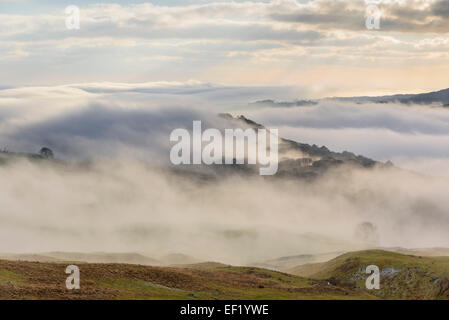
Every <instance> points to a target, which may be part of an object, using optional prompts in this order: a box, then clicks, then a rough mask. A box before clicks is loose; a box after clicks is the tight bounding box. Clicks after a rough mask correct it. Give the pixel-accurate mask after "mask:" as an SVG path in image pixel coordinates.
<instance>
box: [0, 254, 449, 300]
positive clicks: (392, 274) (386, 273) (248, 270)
mask: <svg viewBox="0 0 449 320" xmlns="http://www.w3.org/2000/svg"><path fill="white" fill-rule="evenodd" d="M68 264H69V263H62V262H26V261H9V260H0V299H180V300H183V299H185V300H189V299H190V300H195V299H298V300H300V299H448V298H449V280H448V278H449V257H422V256H413V255H405V254H400V253H396V252H390V251H383V250H368V251H358V252H351V253H347V254H343V255H340V256H338V257H337V258H335V259H332V260H330V261H328V262H324V263H315V264H305V265H301V266H297V267H294V268H291V269H290V270H289V273H282V272H277V271H271V270H266V269H260V268H254V267H235V266H228V265H223V264H219V263H200V264H192V265H184V266H178V267H151V266H143V265H132V264H119V263H76V264H77V265H78V267H79V268H80V272H81V289H80V290H68V289H66V287H65V280H66V277H67V275H66V274H65V268H66V266H67V265H68ZM372 264H373V265H377V266H378V267H379V269H380V270H381V282H380V283H381V286H380V289H379V290H367V289H366V288H365V280H366V278H367V277H368V275H367V274H365V272H364V271H365V268H366V267H367V266H368V265H372Z"/></svg>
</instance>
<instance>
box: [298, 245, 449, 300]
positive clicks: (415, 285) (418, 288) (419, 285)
mask: <svg viewBox="0 0 449 320" xmlns="http://www.w3.org/2000/svg"><path fill="white" fill-rule="evenodd" d="M368 265H376V266H378V267H379V269H380V272H381V276H380V289H379V290H367V289H366V288H365V280H366V278H367V274H365V272H364V270H365V269H366V267H367V266H368ZM289 273H292V274H295V275H299V276H306V277H310V278H313V279H317V280H327V281H329V282H330V283H332V284H334V285H338V286H343V287H347V288H352V289H353V290H364V291H366V292H369V293H370V294H373V295H375V296H377V297H379V298H383V299H448V298H449V280H448V278H449V257H423V256H414V255H405V254H400V253H396V252H390V251H384V250H366V251H358V252H350V253H346V254H343V255H341V256H339V257H337V258H335V259H332V260H330V261H328V262H323V263H316V264H305V265H301V266H297V267H294V268H291V269H290V270H289Z"/></svg>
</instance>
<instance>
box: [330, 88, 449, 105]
mask: <svg viewBox="0 0 449 320" xmlns="http://www.w3.org/2000/svg"><path fill="white" fill-rule="evenodd" d="M330 99H332V100H339V101H352V102H358V103H363V102H375V103H389V102H398V103H403V104H432V103H436V104H441V105H443V106H445V107H449V89H444V90H440V91H435V92H428V93H418V94H396V95H390V96H378V97H366V96H365V97H343V98H330Z"/></svg>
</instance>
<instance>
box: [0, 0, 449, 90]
mask: <svg viewBox="0 0 449 320" xmlns="http://www.w3.org/2000/svg"><path fill="white" fill-rule="evenodd" d="M68 5H76V6H78V7H79V8H80V12H81V17H80V18H81V25H80V29H79V30H68V29H67V28H66V26H65V19H66V17H67V15H66V14H65V8H66V7H67V6H68ZM366 9H367V5H366V4H365V2H364V0H345V1H341V0H314V1H307V0H296V1H295V0H275V1H224V0H222V1H209V0H203V1H193V0H166V1H159V0H157V1H146V2H144V1H138V0H135V1H113V0H108V1H100V0H93V1H90V0H82V1H81V0H78V1H76V0H71V1H51V0H0V30H1V31H2V32H1V33H0V70H1V71H2V72H1V73H0V86H3V87H10V86H24V85H60V84H71V83H87V82H104V81H107V82H122V83H124V82H125V83H136V82H153V81H177V82H186V81H199V82H203V83H214V84H220V85H228V86H229V85H232V86H263V87H283V88H295V89H294V90H296V91H294V92H295V95H296V96H299V95H301V96H304V97H323V96H334V95H358V94H385V93H397V92H401V93H403V92H423V91H428V90H436V89H442V88H445V87H447V74H448V73H449V51H448V49H449V37H448V31H449V23H448V22H449V21H448V20H449V1H447V0H403V1H395V0H392V1H390V3H383V4H380V5H379V9H380V10H381V11H382V18H381V22H380V30H367V29H366V27H365V20H366V17H365V16H366Z"/></svg>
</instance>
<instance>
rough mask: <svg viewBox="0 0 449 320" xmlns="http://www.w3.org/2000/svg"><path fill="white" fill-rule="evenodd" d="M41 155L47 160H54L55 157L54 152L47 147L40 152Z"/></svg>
mask: <svg viewBox="0 0 449 320" xmlns="http://www.w3.org/2000/svg"><path fill="white" fill-rule="evenodd" d="M39 154H40V155H41V156H42V157H43V158H46V159H53V158H54V157H55V156H54V154H53V151H52V150H51V149H50V148H46V147H44V148H42V149H41V151H39Z"/></svg>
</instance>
